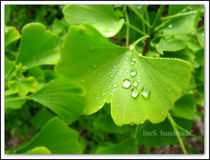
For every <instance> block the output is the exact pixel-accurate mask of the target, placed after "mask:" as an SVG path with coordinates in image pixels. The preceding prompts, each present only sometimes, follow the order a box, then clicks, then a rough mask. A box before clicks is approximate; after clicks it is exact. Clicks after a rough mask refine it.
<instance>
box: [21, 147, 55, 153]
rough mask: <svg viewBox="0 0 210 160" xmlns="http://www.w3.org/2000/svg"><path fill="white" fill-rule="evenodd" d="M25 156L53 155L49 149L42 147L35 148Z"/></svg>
mask: <svg viewBox="0 0 210 160" xmlns="http://www.w3.org/2000/svg"><path fill="white" fill-rule="evenodd" d="M23 154H51V152H50V150H49V149H48V148H46V147H42V146H40V147H36V148H33V149H31V150H29V151H27V152H25V153H23Z"/></svg>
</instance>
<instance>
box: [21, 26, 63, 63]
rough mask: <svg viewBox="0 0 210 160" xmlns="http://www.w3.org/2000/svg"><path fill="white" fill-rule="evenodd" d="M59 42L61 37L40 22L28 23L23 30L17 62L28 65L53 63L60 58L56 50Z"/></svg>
mask: <svg viewBox="0 0 210 160" xmlns="http://www.w3.org/2000/svg"><path fill="white" fill-rule="evenodd" d="M58 43H59V37H58V36H57V35H56V34H54V33H52V32H50V31H48V30H47V29H46V27H45V26H44V25H42V24H40V23H31V24H28V25H26V26H25V27H24V28H23V31H22V39H21V44H20V51H19V55H18V57H17V63H22V64H23V65H26V66H28V67H32V66H35V65H40V64H53V63H55V62H56V61H57V60H58V58H59V53H58V52H57V51H56V50H55V48H56V46H57V45H58Z"/></svg>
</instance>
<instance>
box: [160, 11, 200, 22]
mask: <svg viewBox="0 0 210 160" xmlns="http://www.w3.org/2000/svg"><path fill="white" fill-rule="evenodd" d="M194 13H196V11H191V12H184V13H178V14H175V15H172V16H166V17H162V18H161V20H166V19H171V18H177V17H180V16H186V15H190V14H194Z"/></svg>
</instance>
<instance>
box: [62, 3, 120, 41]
mask: <svg viewBox="0 0 210 160" xmlns="http://www.w3.org/2000/svg"><path fill="white" fill-rule="evenodd" d="M63 13H64V15H65V18H66V21H67V22H68V23H69V24H71V25H72V24H73V25H79V24H83V23H89V24H91V25H93V26H94V27H95V28H97V29H98V30H99V31H100V32H101V33H102V34H103V35H104V36H106V37H112V36H114V35H115V34H117V33H118V32H119V31H120V29H121V27H122V25H123V23H124V20H123V19H119V18H118V17H117V15H116V14H115V12H114V10H113V6H111V5H68V6H66V7H65V8H64V10H63Z"/></svg>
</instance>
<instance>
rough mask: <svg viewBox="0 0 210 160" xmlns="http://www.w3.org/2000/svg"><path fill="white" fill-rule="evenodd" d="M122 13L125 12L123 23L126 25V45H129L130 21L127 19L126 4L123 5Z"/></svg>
mask: <svg viewBox="0 0 210 160" xmlns="http://www.w3.org/2000/svg"><path fill="white" fill-rule="evenodd" d="M124 13H125V23H126V24H127V27H126V46H129V32H130V28H129V27H130V21H129V18H128V13H127V6H125V7H124Z"/></svg>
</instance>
